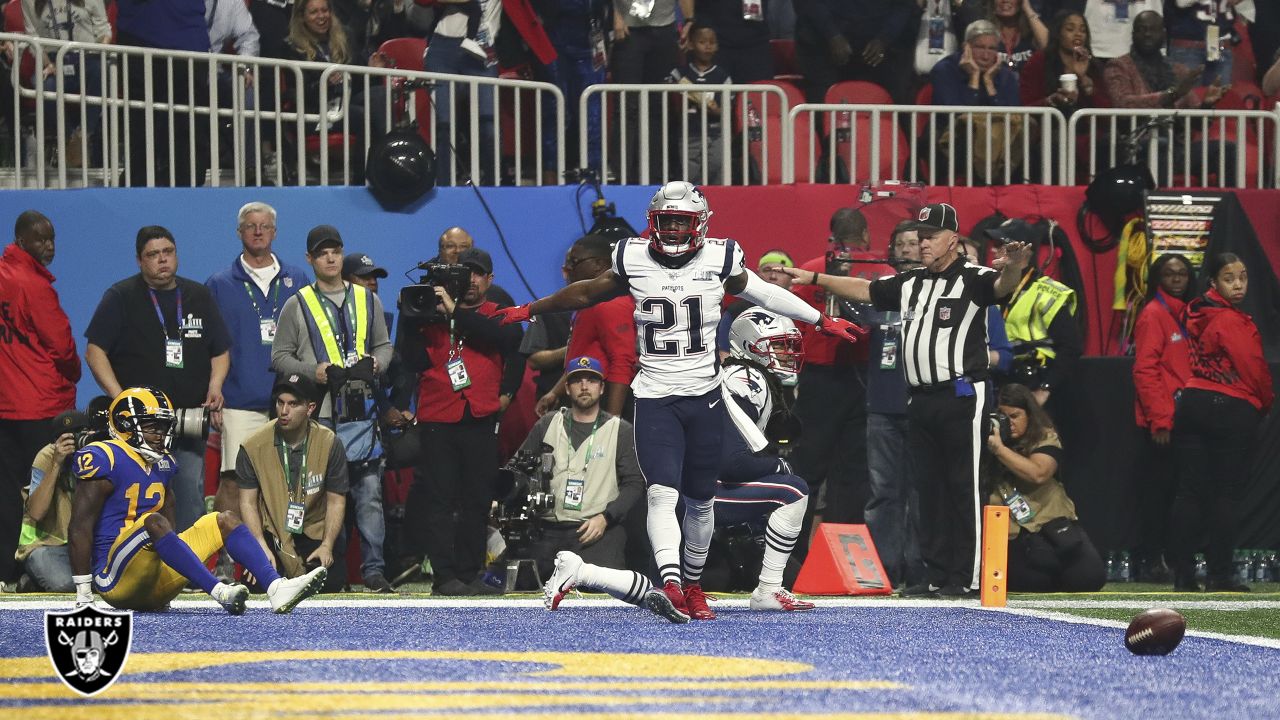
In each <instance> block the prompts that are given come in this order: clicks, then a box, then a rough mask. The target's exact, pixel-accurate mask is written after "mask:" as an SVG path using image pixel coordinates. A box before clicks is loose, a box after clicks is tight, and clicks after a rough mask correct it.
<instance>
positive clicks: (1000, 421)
mask: <svg viewBox="0 0 1280 720" xmlns="http://www.w3.org/2000/svg"><path fill="white" fill-rule="evenodd" d="M992 433H1000V442H1002V443H1004V444H1005V445H1009V444H1010V443H1012V442H1013V425H1012V424H1011V423H1010V422H1009V416H1008V415H1006V414H1004V413H1002V412H1000V411H999V410H997V411H995V412H992V413H987V435H986V436H987V437H991V435H992Z"/></svg>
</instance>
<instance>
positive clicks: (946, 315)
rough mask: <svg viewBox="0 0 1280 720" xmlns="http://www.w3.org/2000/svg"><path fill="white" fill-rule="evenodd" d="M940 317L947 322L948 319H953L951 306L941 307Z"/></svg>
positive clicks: (939, 309) (939, 310)
mask: <svg viewBox="0 0 1280 720" xmlns="http://www.w3.org/2000/svg"><path fill="white" fill-rule="evenodd" d="M938 319H939V320H941V321H942V322H946V321H948V320H950V319H951V308H949V307H940V308H938Z"/></svg>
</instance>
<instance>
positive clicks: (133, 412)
mask: <svg viewBox="0 0 1280 720" xmlns="http://www.w3.org/2000/svg"><path fill="white" fill-rule="evenodd" d="M175 421H176V416H175V414H174V412H173V402H172V401H170V400H169V396H168V395H165V394H164V393H162V392H160V391H159V390H156V389H154V388H148V387H131V388H129V389H128V390H125V391H124V392H122V393H120V394H119V395H117V396H116V399H115V400H113V401H111V408H110V409H109V410H107V427H108V429H109V430H110V431H111V437H113V438H115V439H117V440H120V441H121V442H123V443H125V444H127V445H128V446H129V447H131V448H133V449H134V450H137V451H138V454H140V455H142V457H144V458H146V459H147V460H148V461H149V462H155V461H156V460H159V459H160V458H161V457H163V456H165V455H167V454H168V453H169V450H170V449H171V448H172V447H173V436H174V423H175ZM144 431H148V432H152V433H158V434H160V435H161V440H160V447H158V448H157V447H153V446H152V445H151V444H150V443H148V442H147V439H146V438H145V437H143V433H144Z"/></svg>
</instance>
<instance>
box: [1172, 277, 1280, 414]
mask: <svg viewBox="0 0 1280 720" xmlns="http://www.w3.org/2000/svg"><path fill="white" fill-rule="evenodd" d="M1182 323H1183V325H1185V326H1186V327H1187V334H1188V336H1189V338H1190V340H1191V348H1190V350H1191V379H1190V380H1189V381H1188V382H1187V387H1189V388H1197V389H1199V390H1211V391H1213V392H1219V393H1222V394H1223V395H1230V396H1231V397H1237V398H1240V399H1241V400H1247V401H1248V402H1249V404H1250V405H1253V406H1254V407H1255V408H1257V409H1258V410H1260V411H1261V412H1262V413H1263V414H1264V415H1265V414H1266V413H1267V412H1269V411H1270V410H1271V401H1272V400H1273V396H1272V390H1271V371H1270V370H1269V369H1268V368H1267V361H1266V360H1265V359H1264V358H1263V357H1262V338H1261V337H1259V335H1258V326H1256V325H1254V324H1253V319H1252V318H1250V317H1249V316H1248V315H1246V314H1244V313H1243V312H1240V311H1239V310H1237V309H1236V308H1234V307H1232V305H1231V303H1229V302H1227V301H1226V300H1225V299H1224V298H1223V297H1222V296H1221V295H1219V294H1218V292H1217V291H1216V290H1210V291H1209V292H1207V293H1205V294H1204V295H1203V296H1201V297H1198V298H1196V299H1195V300H1192V301H1191V302H1189V303H1187V307H1186V308H1185V309H1184V310H1183V313H1182Z"/></svg>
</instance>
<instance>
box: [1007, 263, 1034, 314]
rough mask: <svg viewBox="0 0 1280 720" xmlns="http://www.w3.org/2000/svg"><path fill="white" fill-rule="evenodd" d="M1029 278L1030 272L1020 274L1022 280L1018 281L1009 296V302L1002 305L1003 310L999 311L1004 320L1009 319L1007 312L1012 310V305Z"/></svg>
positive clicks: (1015, 302)
mask: <svg viewBox="0 0 1280 720" xmlns="http://www.w3.org/2000/svg"><path fill="white" fill-rule="evenodd" d="M1030 279H1031V273H1027V274H1026V275H1023V276H1022V280H1019V281H1018V287H1017V288H1016V289H1015V290H1014V291H1013V294H1012V295H1010V296H1009V304H1008V305H1006V306H1005V307H1004V310H1003V311H1002V312H1001V313H1000V314H1001V316H1003V317H1004V319H1006V320H1008V319H1009V312H1010V311H1012V310H1013V306H1014V305H1015V304H1017V302H1018V296H1020V295H1021V294H1022V288H1024V287H1026V286H1027V281H1028V280H1030Z"/></svg>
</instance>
